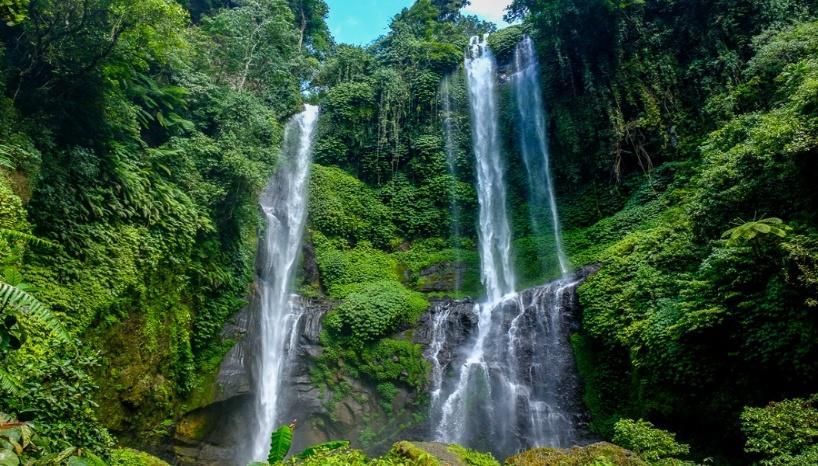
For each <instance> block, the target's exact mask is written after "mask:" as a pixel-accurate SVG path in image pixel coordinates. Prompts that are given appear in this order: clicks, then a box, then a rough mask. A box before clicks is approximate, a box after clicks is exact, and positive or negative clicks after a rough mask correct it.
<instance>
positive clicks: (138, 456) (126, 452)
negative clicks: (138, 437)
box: [111, 448, 170, 466]
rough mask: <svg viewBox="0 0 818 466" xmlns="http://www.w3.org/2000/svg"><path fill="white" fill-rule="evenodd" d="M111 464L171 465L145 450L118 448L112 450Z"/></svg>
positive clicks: (129, 465) (137, 465)
mask: <svg viewBox="0 0 818 466" xmlns="http://www.w3.org/2000/svg"><path fill="white" fill-rule="evenodd" d="M111 466H170V465H169V464H168V463H166V462H165V461H162V460H161V459H159V458H157V457H155V456H153V455H149V454H147V453H145V452H143V451H138V450H133V449H130V448H117V449H115V450H113V451H112V452H111Z"/></svg>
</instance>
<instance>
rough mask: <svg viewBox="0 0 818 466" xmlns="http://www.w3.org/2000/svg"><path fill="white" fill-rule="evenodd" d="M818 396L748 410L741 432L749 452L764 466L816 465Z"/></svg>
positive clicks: (817, 450) (746, 409) (746, 410)
mask: <svg viewBox="0 0 818 466" xmlns="http://www.w3.org/2000/svg"><path fill="white" fill-rule="evenodd" d="M816 402H818V397H816V396H812V397H810V398H809V399H793V400H785V401H781V402H777V403H775V402H774V403H770V405H768V406H766V407H764V408H745V409H744V412H742V413H741V429H742V431H743V432H744V434H745V435H746V436H747V446H746V448H745V449H746V451H747V453H750V454H752V455H754V456H755V457H756V458H757V459H759V463H761V464H764V465H768V464H769V465H785V464H786V465H790V464H791V465H798V464H814V463H815V462H816V461H818V446H816V443H817V442H818V407H816Z"/></svg>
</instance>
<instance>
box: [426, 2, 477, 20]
mask: <svg viewBox="0 0 818 466" xmlns="http://www.w3.org/2000/svg"><path fill="white" fill-rule="evenodd" d="M432 3H433V4H434V5H435V6H436V7H437V9H438V10H440V19H443V20H447V21H451V20H454V19H456V18H457V17H458V16H460V10H462V9H463V8H465V7H467V6H469V5H471V2H470V1H469V0H432Z"/></svg>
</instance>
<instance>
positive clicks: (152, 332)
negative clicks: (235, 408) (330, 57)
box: [0, 0, 331, 463]
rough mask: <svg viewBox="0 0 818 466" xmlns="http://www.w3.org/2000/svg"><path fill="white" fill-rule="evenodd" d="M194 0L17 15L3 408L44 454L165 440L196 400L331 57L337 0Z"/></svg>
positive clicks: (0, 142)
mask: <svg viewBox="0 0 818 466" xmlns="http://www.w3.org/2000/svg"><path fill="white" fill-rule="evenodd" d="M180 3H182V2H179V3H177V2H174V1H170V0H148V1H139V2H133V1H119V0H114V1H108V0H69V1H52V0H32V1H31V2H3V3H2V5H0V14H1V15H2V18H3V21H4V22H6V23H7V24H6V25H5V26H2V27H0V28H1V29H0V40H1V41H2V47H1V48H0V50H2V55H3V62H2V70H0V75H1V76H2V80H0V91H2V96H0V128H2V129H0V228H2V231H3V232H4V233H3V234H2V235H0V264H1V265H2V282H1V283H0V287H2V288H0V289H2V290H3V291H2V295H0V299H2V300H3V311H2V312H3V321H2V322H3V327H1V328H0V335H1V336H2V338H1V339H0V341H1V342H2V344H0V365H1V366H2V367H3V371H2V373H0V382H2V384H0V392H2V393H1V394H0V409H2V410H4V411H8V412H12V413H17V414H19V415H20V416H24V418H25V419H26V420H32V421H34V423H35V425H36V426H37V432H38V433H39V435H40V436H41V437H42V438H43V439H44V440H45V443H43V447H42V448H39V449H36V450H33V451H32V452H31V453H30V455H32V456H34V457H42V456H46V455H48V454H50V453H55V452H59V451H61V449H62V448H64V447H60V445H70V446H73V447H77V448H80V449H81V450H82V451H86V449H88V450H87V451H94V452H96V453H99V454H103V455H106V456H107V455H108V452H109V450H108V448H109V447H110V446H111V445H112V444H113V439H112V437H111V435H110V434H109V432H114V433H116V434H117V435H118V436H119V438H120V439H121V440H127V441H129V443H130V444H132V445H137V446H140V445H148V444H151V443H154V442H156V441H158V440H159V439H160V438H161V436H163V435H166V434H167V429H168V427H169V426H171V425H172V422H173V419H174V418H175V417H176V416H177V415H179V414H182V413H183V412H184V410H185V409H192V408H195V407H196V406H190V405H188V406H185V400H187V399H191V400H192V399H198V398H197V397H196V391H197V390H198V389H199V386H200V385H201V384H202V383H203V381H204V380H206V379H207V378H208V377H209V374H210V373H211V372H212V371H214V370H215V369H216V367H217V366H218V364H219V362H220V360H221V357H222V356H223V354H224V352H225V351H226V350H227V349H228V348H229V346H225V344H224V343H222V342H221V340H220V333H221V330H222V327H223V326H224V323H225V322H226V320H227V319H228V318H229V317H230V316H231V315H232V314H233V313H235V312H236V311H237V310H238V309H239V308H240V307H241V306H242V305H243V304H244V303H245V300H246V296H247V295H248V290H249V285H250V283H251V281H252V272H253V268H252V266H253V261H254V257H255V249H256V246H255V241H256V231H257V229H258V227H259V216H258V213H257V207H256V199H257V195H258V193H259V191H260V190H261V188H262V187H263V186H264V184H265V183H266V182H267V179H268V178H269V175H270V173H271V172H272V169H273V168H274V165H275V162H276V158H277V152H278V147H279V146H280V141H281V137H282V124H281V122H282V121H283V120H284V119H286V118H287V117H289V115H291V114H292V113H294V112H295V111H296V110H297V109H298V108H299V107H300V103H301V99H302V97H301V92H300V91H301V81H302V79H305V78H307V77H309V76H311V75H312V74H313V73H314V72H315V69H316V66H317V62H316V57H318V56H320V54H323V53H326V51H327V50H328V48H329V47H330V46H331V39H330V38H329V36H328V34H327V29H326V26H325V25H324V16H325V15H326V12H327V9H326V5H325V4H324V3H323V2H321V1H313V2H296V3H298V8H297V9H295V11H293V10H291V5H290V4H289V3H288V2H287V1H285V0H258V1H237V2H225V3H221V2H207V1H193V2H190V5H184V6H182V5H180ZM186 7H189V8H190V9H189V10H188V9H186ZM191 15H192V16H193V19H194V20H195V23H191ZM296 15H297V16H296ZM32 232H33V233H34V234H35V235H36V237H34V236H32V235H31V234H30V233H32ZM63 328H64V330H62V329H63ZM55 335H56V337H55ZM61 335H62V337H61V338H60V336H61ZM55 449H59V450H55ZM27 454H29V453H27ZM114 460H115V462H116V459H114ZM122 461H124V462H126V463H127V461H126V460H122ZM134 461H136V460H134Z"/></svg>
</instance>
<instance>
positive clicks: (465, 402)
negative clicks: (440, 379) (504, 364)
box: [432, 36, 514, 444]
mask: <svg viewBox="0 0 818 466" xmlns="http://www.w3.org/2000/svg"><path fill="white" fill-rule="evenodd" d="M466 76H467V79H468V89H469V102H470V105H471V120H472V125H471V126H472V143H473V146H474V147H473V148H474V155H475V159H476V170H477V190H478V191H477V193H478V203H479V208H480V211H479V227H478V237H479V243H480V250H479V252H480V274H481V279H482V282H483V286H484V287H485V290H486V300H485V302H483V303H481V304H479V305H478V306H477V307H476V310H475V311H476V312H477V314H478V319H479V320H478V332H477V337H476V340H475V341H474V343H473V345H472V347H471V350H470V351H469V353H468V356H467V358H466V360H465V361H464V364H463V366H462V367H461V368H460V374H459V377H458V379H457V383H456V384H455V385H454V387H452V389H451V392H450V393H448V395H447V396H446V397H442V396H436V397H433V400H432V401H433V402H436V404H438V405H439V406H432V409H433V410H436V411H438V413H439V424H438V427H437V431H436V436H437V438H438V439H439V440H441V441H446V442H457V443H466V444H468V443H469V442H468V440H470V439H469V438H467V436H468V435H469V434H470V429H469V428H468V424H469V423H470V422H471V421H472V420H473V419H478V420H479V419H480V418H482V419H483V420H487V419H491V414H492V413H491V411H492V410H493V407H492V402H491V400H490V398H491V388H492V386H491V385H492V384H490V383H488V382H489V378H490V377H491V374H490V373H489V370H490V368H489V365H488V361H487V360H486V358H485V357H484V356H485V350H486V346H487V344H488V343H490V341H489V335H490V334H491V333H492V330H493V329H494V328H493V327H494V325H493V324H494V322H493V319H492V310H493V309H494V307H495V306H496V305H498V304H499V303H500V302H501V301H502V300H503V298H504V296H506V295H508V294H510V293H513V291H514V272H513V270H512V267H511V227H510V226H509V221H508V212H507V208H506V186H505V179H504V178H505V176H504V173H503V165H502V160H501V158H500V134H499V129H498V103H497V91H496V89H495V87H496V82H497V63H496V61H495V59H494V56H493V55H492V53H491V50H490V49H489V47H488V44H487V43H486V36H484V37H482V38H480V37H473V38H472V39H471V41H470V49H469V57H467V58H466ZM433 382H434V381H433ZM434 390H441V391H442V390H443V388H442V387H441V388H439V389H438V388H435V387H433V393H434ZM481 390H482V391H483V392H484V393H483V395H487V396H480V394H479V393H478V392H479V391H481ZM475 396H479V397H480V398H483V399H484V401H486V403H482V404H481V405H480V406H472V405H471V402H472V401H474V399H475V398H474V397H475ZM486 398H489V399H488V400H487V399H486Z"/></svg>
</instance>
